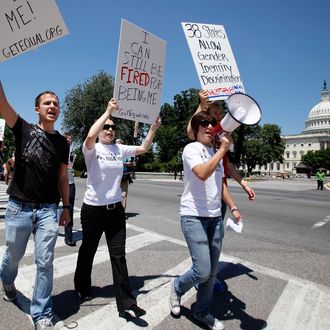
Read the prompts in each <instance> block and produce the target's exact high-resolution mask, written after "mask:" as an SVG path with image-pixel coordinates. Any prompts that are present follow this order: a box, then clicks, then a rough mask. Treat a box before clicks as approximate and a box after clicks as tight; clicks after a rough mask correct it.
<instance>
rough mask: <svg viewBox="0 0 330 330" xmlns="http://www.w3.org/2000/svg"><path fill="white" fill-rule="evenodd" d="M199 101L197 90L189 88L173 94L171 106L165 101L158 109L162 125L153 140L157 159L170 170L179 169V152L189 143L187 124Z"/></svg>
mask: <svg viewBox="0 0 330 330" xmlns="http://www.w3.org/2000/svg"><path fill="white" fill-rule="evenodd" d="M198 103H199V97H198V90H197V89H194V88H191V89H189V90H186V91H182V92H181V94H177V95H175V96H174V104H173V106H171V105H169V104H168V103H165V104H164V105H163V106H162V108H161V111H160V116H161V119H162V125H161V127H160V128H159V129H158V131H157V134H156V138H155V142H156V143H157V159H158V160H159V161H160V162H162V163H166V164H167V165H168V166H169V167H170V168H172V170H173V171H174V169H175V168H176V167H177V168H178V170H180V169H181V168H180V166H182V165H181V157H180V155H181V153H182V150H183V148H184V147H185V146H186V144H187V143H189V142H190V141H189V139H188V136H187V124H188V121H189V119H190V117H191V116H192V115H193V113H194V112H195V111H196V109H197V106H198Z"/></svg>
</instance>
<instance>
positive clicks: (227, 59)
mask: <svg viewBox="0 0 330 330" xmlns="http://www.w3.org/2000/svg"><path fill="white" fill-rule="evenodd" d="M181 24H182V28H183V31H184V33H185V36H186V39H187V42H188V45H189V48H190V52H191V55H192V58H193V60H194V63H195V67H196V71H197V74H198V78H199V81H200V84H201V86H202V89H205V90H207V92H208V95H209V96H208V97H209V99H210V100H224V99H226V98H228V96H230V95H231V94H233V93H237V92H240V93H244V92H245V91H244V86H243V82H242V79H241V76H240V73H239V71H238V67H237V65H236V62H235V58H234V54H233V52H232V50H231V47H230V43H229V40H228V36H227V33H226V31H225V28H224V27H223V25H211V24H201V23H189V22H182V23H181Z"/></svg>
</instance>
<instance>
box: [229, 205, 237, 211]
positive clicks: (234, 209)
mask: <svg viewBox="0 0 330 330" xmlns="http://www.w3.org/2000/svg"><path fill="white" fill-rule="evenodd" d="M234 211H238V208H237V207H236V206H233V207H232V208H231V209H230V212H234Z"/></svg>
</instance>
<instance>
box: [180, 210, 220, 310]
mask: <svg viewBox="0 0 330 330" xmlns="http://www.w3.org/2000/svg"><path fill="white" fill-rule="evenodd" d="M181 229H182V232H183V234H184V236H185V239H186V241H187V244H188V248H189V251H190V255H191V259H192V262H193V264H192V267H191V268H190V269H189V270H188V271H187V272H185V273H184V274H183V275H181V276H180V277H178V278H176V280H175V282H174V287H175V289H176V291H177V293H178V295H181V296H182V295H183V294H185V293H186V292H187V291H188V290H190V289H191V288H192V287H193V286H195V285H198V291H197V298H196V305H195V308H194V312H196V313H199V314H206V313H208V310H209V305H210V303H211V299H212V293H213V287H214V281H215V277H216V275H217V271H218V262H219V257H220V252H221V246H222V239H223V235H224V228H223V221H222V218H221V217H213V218H208V217H196V216H181Z"/></svg>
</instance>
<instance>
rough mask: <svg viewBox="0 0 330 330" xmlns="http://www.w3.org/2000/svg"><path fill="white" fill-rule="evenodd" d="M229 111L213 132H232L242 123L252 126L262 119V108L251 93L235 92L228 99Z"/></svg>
mask: <svg viewBox="0 0 330 330" xmlns="http://www.w3.org/2000/svg"><path fill="white" fill-rule="evenodd" d="M226 103H227V106H228V113H227V114H226V116H225V117H224V118H223V119H222V120H221V121H220V123H219V124H218V125H217V126H216V127H214V129H213V131H212V133H213V134H217V133H218V134H221V133H231V132H233V131H234V130H235V129H236V128H237V127H239V126H241V125H248V126H252V125H255V124H257V123H258V122H259V121H260V119H261V110H260V107H259V105H258V103H257V102H256V101H255V100H254V99H253V98H252V97H251V96H249V95H247V94H243V93H235V94H232V95H230V96H229V97H228V99H227V100H226Z"/></svg>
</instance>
